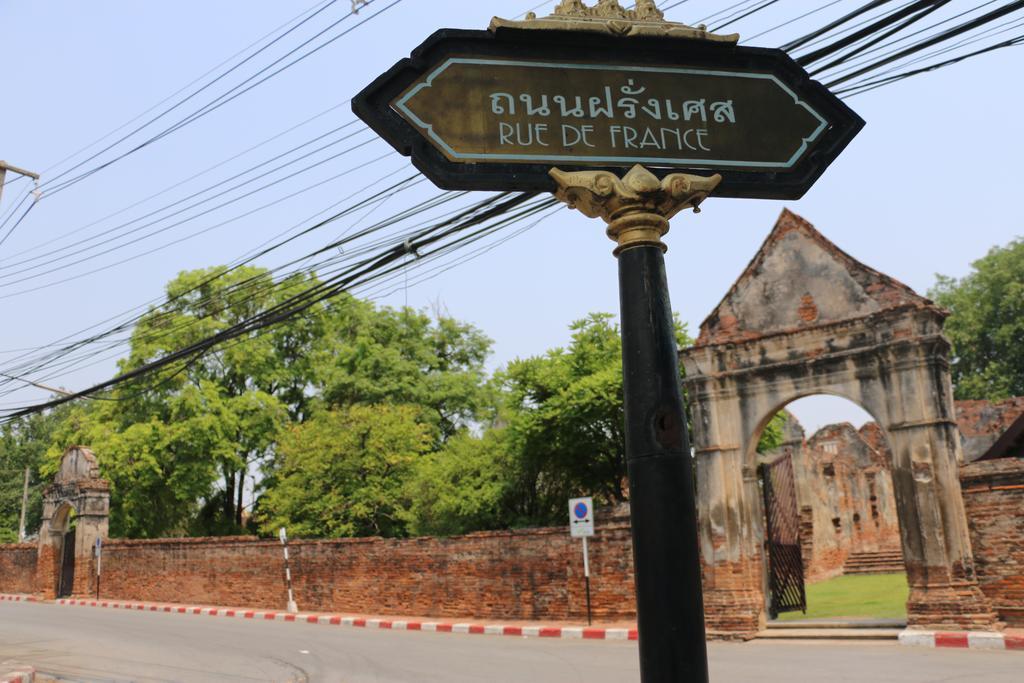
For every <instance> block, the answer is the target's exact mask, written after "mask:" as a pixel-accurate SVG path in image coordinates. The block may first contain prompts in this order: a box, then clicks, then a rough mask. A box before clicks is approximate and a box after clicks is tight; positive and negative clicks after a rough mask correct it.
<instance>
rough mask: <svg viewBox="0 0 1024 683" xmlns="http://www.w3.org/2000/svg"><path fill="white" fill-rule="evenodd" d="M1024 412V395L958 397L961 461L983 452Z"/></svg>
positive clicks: (971, 459)
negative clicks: (989, 398) (979, 398)
mask: <svg viewBox="0 0 1024 683" xmlns="http://www.w3.org/2000/svg"><path fill="white" fill-rule="evenodd" d="M1021 416H1024V397H1021V396H1018V397H1015V398H1011V399H1007V400H1005V401H998V402H992V401H957V402H956V422H957V425H958V427H959V428H960V435H961V438H960V441H961V443H962V444H963V450H964V462H974V461H975V460H977V459H978V458H981V457H982V456H984V455H985V454H986V453H987V452H988V450H989V449H990V448H992V446H993V445H994V444H995V442H996V440H997V439H998V438H999V437H1000V436H1002V435H1003V434H1004V433H1005V432H1006V430H1007V429H1009V428H1010V426H1011V425H1012V424H1013V423H1014V422H1016V421H1017V420H1018V419H1019V418H1020V417H1021Z"/></svg>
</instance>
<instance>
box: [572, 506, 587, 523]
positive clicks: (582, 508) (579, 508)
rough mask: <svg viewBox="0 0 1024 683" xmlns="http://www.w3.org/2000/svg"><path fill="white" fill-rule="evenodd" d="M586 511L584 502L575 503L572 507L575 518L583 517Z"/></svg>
mask: <svg viewBox="0 0 1024 683" xmlns="http://www.w3.org/2000/svg"><path fill="white" fill-rule="evenodd" d="M588 512H589V510H587V504H586V503H576V507H575V508H573V514H575V515H576V518H577V519H585V518H586V516H587V513H588Z"/></svg>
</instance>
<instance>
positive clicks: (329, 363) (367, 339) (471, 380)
mask: <svg viewBox="0 0 1024 683" xmlns="http://www.w3.org/2000/svg"><path fill="white" fill-rule="evenodd" d="M324 317H325V321H326V322H325V325H326V331H325V339H324V344H323V345H322V346H321V347H320V351H319V352H318V354H317V356H316V361H315V364H316V376H317V379H316V382H317V387H318V389H319V390H320V391H321V392H322V402H323V404H324V405H326V406H327V407H343V406H349V405H353V404H357V403H365V404H376V403H395V404H403V405H411V406H417V407H418V408H419V414H418V417H419V419H420V420H421V421H423V422H424V423H425V424H429V425H431V427H432V435H433V437H434V439H435V441H436V443H437V445H438V446H440V445H441V444H443V443H444V442H445V441H447V440H448V439H449V438H451V437H452V436H454V435H455V434H457V433H458V432H459V431H461V430H463V429H465V428H466V427H467V426H468V425H469V424H471V423H473V422H474V421H475V420H476V419H478V418H479V417H480V416H481V412H482V411H483V410H485V409H486V408H487V406H489V405H491V404H492V403H493V396H492V395H491V394H490V390H489V387H488V383H487V375H486V371H485V368H484V361H485V360H486V359H487V356H488V354H489V353H490V349H491V340H490V339H488V338H487V337H486V336H484V335H483V334H482V333H481V332H480V331H479V330H477V329H476V328H474V327H473V326H471V325H468V324H465V323H461V322H459V321H457V320H454V319H453V318H451V317H448V316H443V315H438V316H436V317H431V316H429V315H427V314H425V313H423V312H419V311H413V310H412V309H409V308H404V309H402V310H394V309H391V308H386V307H385V308H377V307H375V306H374V305H373V304H372V303H369V302H365V301H359V300H358V299H354V298H352V297H350V296H344V297H340V298H339V299H337V300H335V301H333V302H331V303H329V304H328V306H327V310H326V313H325V316H324Z"/></svg>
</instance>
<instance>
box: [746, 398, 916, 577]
mask: <svg viewBox="0 0 1024 683" xmlns="http://www.w3.org/2000/svg"><path fill="white" fill-rule="evenodd" d="M787 455H788V456H790V457H791V458H792V462H793V474H794V479H795V483H796V497H797V506H798V508H799V509H798V514H799V519H800V545H801V555H802V558H803V565H804V576H805V578H806V579H807V581H811V582H813V581H821V580H824V579H828V578H832V577H834V576H839V575H841V574H850V573H881V572H901V571H903V555H902V552H901V550H900V527H899V515H898V514H897V511H896V497H895V494H894V492H893V480H892V455H891V453H890V452H889V449H888V446H887V445H886V444H885V438H884V436H883V435H882V434H881V429H880V428H879V427H878V425H876V424H875V423H873V422H872V423H868V424H866V425H864V426H863V427H862V428H861V429H860V430H858V429H856V428H854V426H853V425H851V424H849V423H843V424H835V425H828V426H826V427H823V428H822V429H820V430H818V431H817V432H816V433H815V434H814V435H813V436H812V437H810V438H809V439H807V438H805V436H804V430H803V428H802V427H801V426H800V424H799V423H798V422H797V421H796V419H795V418H794V417H792V416H788V418H787V420H786V423H785V428H784V440H783V443H782V444H781V445H780V446H779V448H777V449H775V450H772V451H769V452H767V453H763V454H761V455H760V456H759V460H760V461H761V462H771V461H774V460H776V459H777V458H779V457H784V456H787Z"/></svg>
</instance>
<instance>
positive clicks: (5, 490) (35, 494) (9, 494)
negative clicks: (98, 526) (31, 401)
mask: <svg viewBox="0 0 1024 683" xmlns="http://www.w3.org/2000/svg"><path fill="white" fill-rule="evenodd" d="M69 411H70V408H68V407H60V408H57V409H55V410H51V411H49V412H46V413H39V414H36V415H30V416H28V417H24V418H20V419H18V420H14V421H12V422H8V423H6V424H4V425H3V427H2V428H0V543H13V542H15V541H17V540H18V525H19V523H20V521H21V501H22V493H23V491H24V483H25V469H26V468H28V470H29V499H28V508H27V514H26V516H25V529H26V531H27V533H29V534H32V533H35V532H36V531H37V530H38V529H39V522H40V518H41V516H42V510H43V501H42V490H43V488H44V486H45V483H46V481H45V479H44V478H43V477H42V476H41V474H40V467H41V466H43V463H44V462H45V455H46V451H47V450H48V449H49V447H50V443H51V441H52V439H53V435H54V432H55V431H56V429H57V428H58V426H59V425H60V423H61V422H62V420H64V419H65V418H66V416H67V415H68V413H69Z"/></svg>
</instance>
